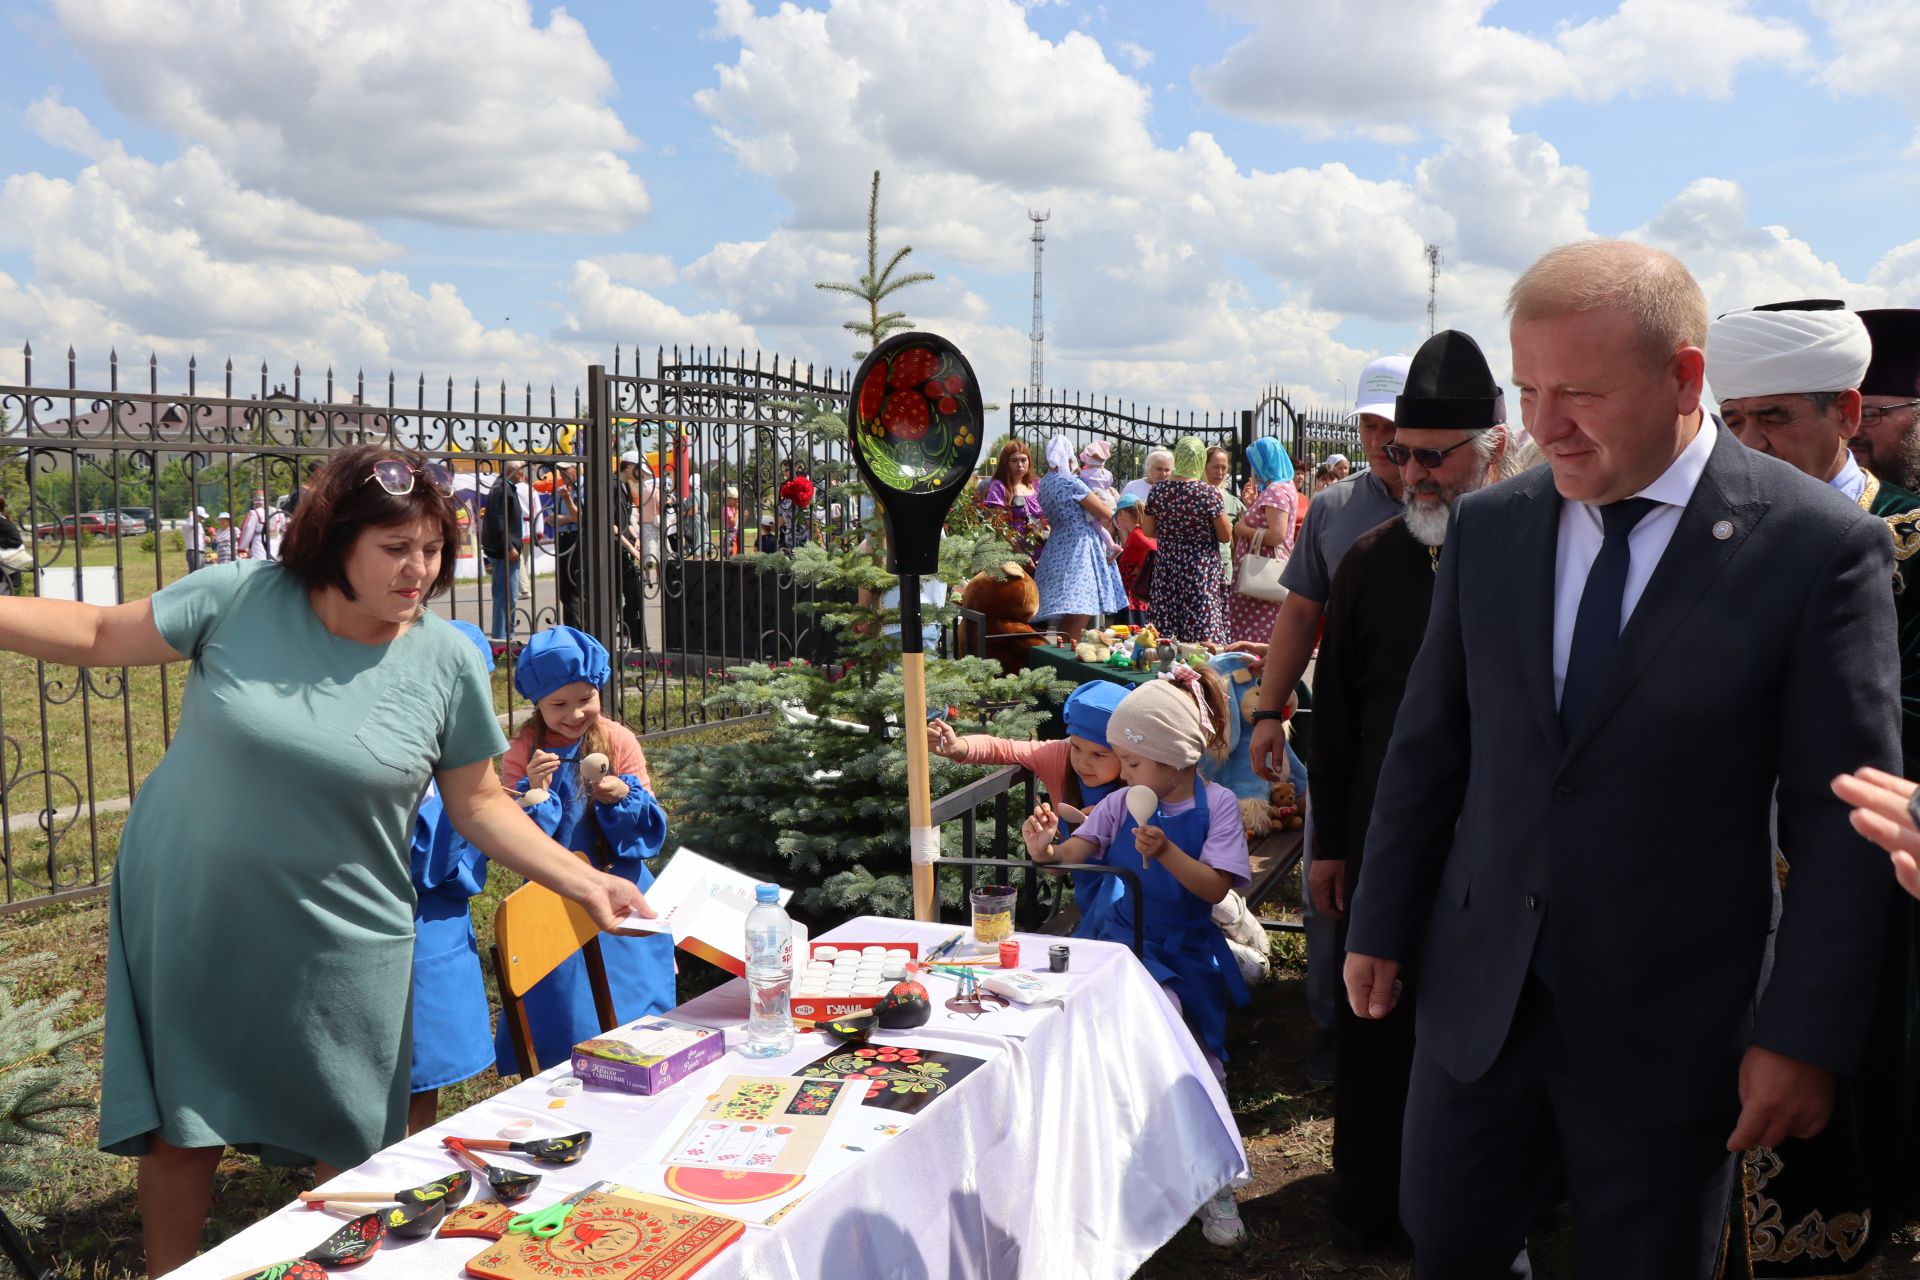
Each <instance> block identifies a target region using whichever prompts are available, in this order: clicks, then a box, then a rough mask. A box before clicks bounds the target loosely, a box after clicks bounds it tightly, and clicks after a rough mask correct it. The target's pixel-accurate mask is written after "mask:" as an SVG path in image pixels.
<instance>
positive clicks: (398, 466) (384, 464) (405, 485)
mask: <svg viewBox="0 0 1920 1280" xmlns="http://www.w3.org/2000/svg"><path fill="white" fill-rule="evenodd" d="M415 476H425V477H426V478H427V483H428V484H430V485H432V486H433V487H434V488H435V489H438V490H439V491H440V492H441V493H442V494H445V495H446V496H448V497H452V496H453V472H451V471H449V470H447V469H446V468H445V467H443V466H441V465H440V464H439V463H437V462H429V463H427V464H426V465H425V466H423V467H410V466H408V465H407V464H406V463H404V462H402V461H401V460H400V459H398V458H382V459H381V460H380V461H378V462H376V463H374V464H373V474H372V475H370V476H368V477H367V480H378V481H379V482H380V487H381V488H382V489H385V490H386V491H387V492H388V493H390V494H392V495H393V496H394V497H396V498H404V497H406V496H407V495H408V494H410V493H412V492H413V478H414V477H415ZM360 483H362V484H365V483H366V480H362V481H361V482H360Z"/></svg>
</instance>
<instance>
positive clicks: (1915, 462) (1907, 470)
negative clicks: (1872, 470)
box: [1880, 425, 1920, 493]
mask: <svg viewBox="0 0 1920 1280" xmlns="http://www.w3.org/2000/svg"><path fill="white" fill-rule="evenodd" d="M1899 471H1900V474H1899V476H1898V477H1895V476H1881V477H1880V478H1881V479H1882V480H1885V481H1886V482H1887V483H1888V484H1897V485H1899V486H1900V487H1901V488H1902V489H1905V490H1907V491H1908V492H1909V493H1911V492H1913V490H1914V486H1915V485H1917V484H1920V425H1915V426H1912V427H1909V428H1907V432H1906V434H1905V435H1903V436H1901V437H1900V467H1899Z"/></svg>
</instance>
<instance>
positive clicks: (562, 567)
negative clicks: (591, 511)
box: [553, 528, 586, 627]
mask: <svg viewBox="0 0 1920 1280" xmlns="http://www.w3.org/2000/svg"><path fill="white" fill-rule="evenodd" d="M553 558H554V575H553V578H554V582H555V583H556V584H558V589H559V595H560V621H561V622H562V623H564V624H565V625H566V626H569V627H584V626H585V623H586V618H585V616H584V614H585V611H584V610H583V609H582V608H581V603H580V602H581V594H580V592H581V575H580V531H579V530H578V529H574V528H566V529H562V530H561V531H560V532H559V533H557V534H555V535H554V537H553Z"/></svg>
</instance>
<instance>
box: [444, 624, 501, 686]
mask: <svg viewBox="0 0 1920 1280" xmlns="http://www.w3.org/2000/svg"><path fill="white" fill-rule="evenodd" d="M453 629H454V630H455V631H458V632H459V633H460V634H461V635H463V636H465V637H466V638H467V640H468V642H469V643H471V644H472V645H473V647H474V648H476V649H478V650H479V651H480V662H481V665H483V666H485V667H486V669H487V674H488V675H492V674H493V641H491V640H489V639H487V633H486V632H484V631H482V630H481V629H480V628H478V627H476V626H474V625H473V624H472V623H471V622H463V621H461V620H460V619H459V618H455V619H453Z"/></svg>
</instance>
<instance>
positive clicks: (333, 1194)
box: [248, 1191, 399, 1275]
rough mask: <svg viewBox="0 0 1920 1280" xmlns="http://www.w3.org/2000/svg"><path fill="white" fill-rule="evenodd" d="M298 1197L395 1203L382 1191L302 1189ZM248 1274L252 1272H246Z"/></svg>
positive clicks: (315, 1201)
mask: <svg viewBox="0 0 1920 1280" xmlns="http://www.w3.org/2000/svg"><path fill="white" fill-rule="evenodd" d="M300 1198H301V1199H302V1200H305V1201H306V1202H307V1203H308V1204H319V1203H322V1202H324V1201H327V1200H338V1201H339V1202H341V1203H342V1204H397V1203H399V1201H398V1200H396V1199H395V1198H394V1197H393V1196H391V1195H389V1194H387V1193H386V1192H384V1191H302V1192H301V1193H300ZM248 1274H249V1275H251V1274H252V1272H248Z"/></svg>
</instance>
